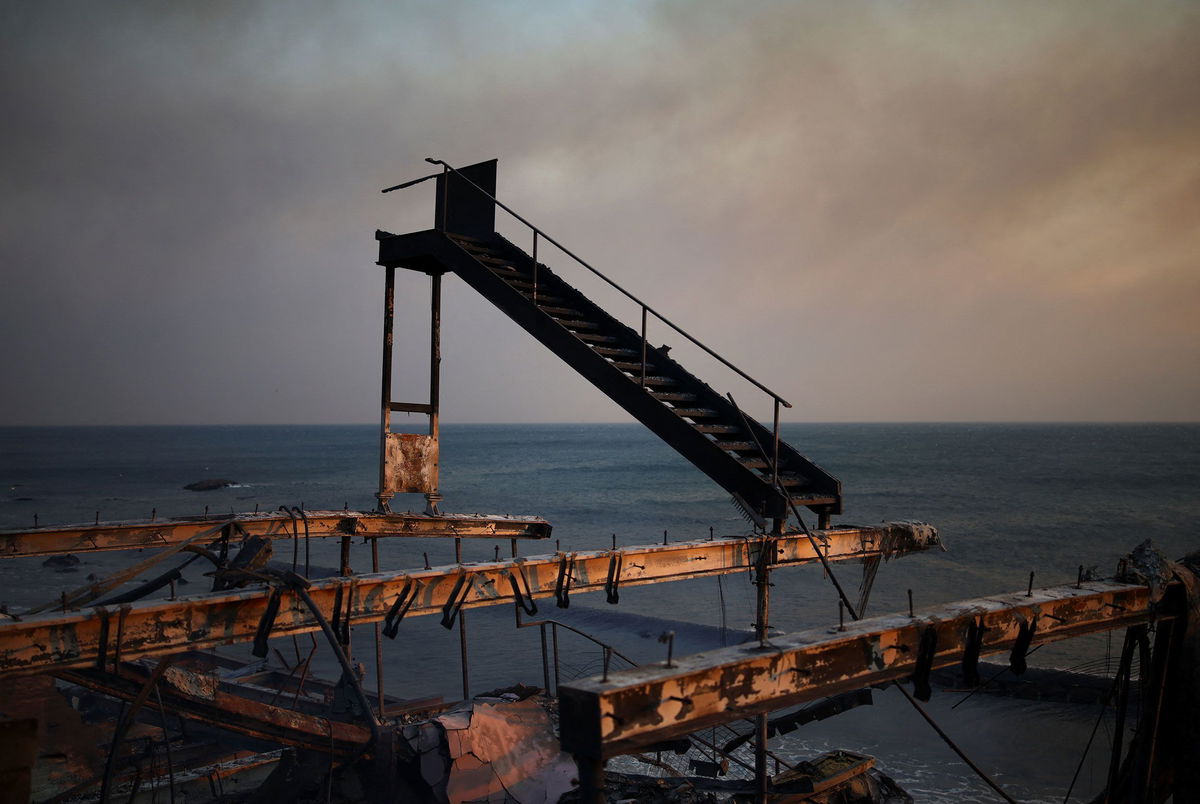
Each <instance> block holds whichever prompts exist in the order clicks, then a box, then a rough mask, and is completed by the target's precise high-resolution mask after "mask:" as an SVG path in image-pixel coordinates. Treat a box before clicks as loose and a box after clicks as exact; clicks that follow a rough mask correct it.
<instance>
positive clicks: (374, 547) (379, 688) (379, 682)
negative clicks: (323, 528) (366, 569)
mask: <svg viewBox="0 0 1200 804" xmlns="http://www.w3.org/2000/svg"><path fill="white" fill-rule="evenodd" d="M371 572H379V540H378V539H372V540H371ZM374 628H375V694H376V697H378V698H379V719H380V720H383V718H384V717H385V712H384V710H385V709H386V705H385V703H384V692H383V640H381V639H380V633H379V623H378V622H376V623H375V626H374Z"/></svg>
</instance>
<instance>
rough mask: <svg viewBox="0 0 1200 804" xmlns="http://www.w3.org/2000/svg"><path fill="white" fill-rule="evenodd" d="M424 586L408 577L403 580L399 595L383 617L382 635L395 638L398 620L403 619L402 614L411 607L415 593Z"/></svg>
mask: <svg viewBox="0 0 1200 804" xmlns="http://www.w3.org/2000/svg"><path fill="white" fill-rule="evenodd" d="M422 588H424V584H422V583H421V582H420V581H414V580H413V579H412V578H408V579H407V580H405V582H404V587H403V588H402V589H401V590H400V594H399V596H397V597H396V600H395V601H394V602H393V603H392V607H391V608H390V609H388V613H387V616H386V617H384V618H383V635H384V636H385V637H387V638H388V639H395V638H396V632H397V631H399V630H400V621H401V620H403V619H404V615H405V614H407V613H408V610H409V609H410V608H412V604H413V603H415V602H416V600H417V594H418V593H420V591H421V589H422Z"/></svg>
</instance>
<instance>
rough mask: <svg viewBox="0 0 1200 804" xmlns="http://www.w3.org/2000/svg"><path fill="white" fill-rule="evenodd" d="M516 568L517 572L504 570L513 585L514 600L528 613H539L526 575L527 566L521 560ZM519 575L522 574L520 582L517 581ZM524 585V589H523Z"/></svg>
mask: <svg viewBox="0 0 1200 804" xmlns="http://www.w3.org/2000/svg"><path fill="white" fill-rule="evenodd" d="M514 569H515V570H516V572H513V571H512V570H505V571H504V574H505V575H506V576H507V577H508V583H509V585H510V586H512V592H513V601H514V602H515V603H516V604H517V605H518V606H520V607H521V609H522V610H523V611H524V612H525V613H526V614H529V615H534V614H537V610H538V609H537V603H535V602H534V600H533V592H532V590H531V589H530V586H529V579H528V578H526V577H525V567H524V566H523V565H522V564H521V563H520V562H517V564H516V567H515V568H514ZM518 576H520V583H518V582H517V578H518ZM522 586H523V587H524V589H522Z"/></svg>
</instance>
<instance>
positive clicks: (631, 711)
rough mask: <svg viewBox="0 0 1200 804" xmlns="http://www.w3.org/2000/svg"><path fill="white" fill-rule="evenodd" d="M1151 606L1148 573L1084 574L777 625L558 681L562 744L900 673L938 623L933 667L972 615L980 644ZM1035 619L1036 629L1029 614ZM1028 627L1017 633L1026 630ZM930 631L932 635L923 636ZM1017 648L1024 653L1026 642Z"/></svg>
mask: <svg viewBox="0 0 1200 804" xmlns="http://www.w3.org/2000/svg"><path fill="white" fill-rule="evenodd" d="M1155 615H1156V612H1155V606H1154V604H1153V603H1152V600H1151V594H1150V590H1149V589H1148V588H1147V587H1146V586H1144V585H1133V584H1124V583H1113V582H1089V583H1083V584H1078V585H1077V584H1071V585H1068V586H1058V587H1051V588H1046V589H1032V590H1030V591H1029V592H1028V593H1026V592H1020V593H1016V594H1005V595H993V596H989V597H982V598H976V599H973V600H965V601H961V602H957V603H952V604H949V605H946V606H941V607H938V608H934V609H928V610H926V611H923V612H917V614H916V616H912V617H909V616H904V615H896V614H889V615H885V616H880V617H873V618H870V619H863V620H859V621H857V622H853V623H849V624H846V625H845V626H842V627H838V626H834V627H831V628H819V629H812V630H807V631H800V632H796V633H793V634H788V635H785V636H780V637H775V638H772V639H771V640H770V642H769V643H768V644H767V645H766V646H765V647H760V646H759V645H758V644H757V643H747V644H746V645H740V646H736V647H731V648H724V649H721V650H715V651H711V652H707V653H699V654H695V655H693V656H688V657H685V658H682V659H678V660H676V661H675V662H674V663H673V664H672V665H670V666H667V665H662V664H657V665H643V666H641V667H638V668H634V669H630V670H625V671H621V672H617V673H612V674H610V675H609V676H608V679H607V681H605V680H602V679H601V678H599V677H593V678H589V679H583V680H581V681H577V682H573V683H572V684H570V685H566V686H563V687H562V688H561V689H560V690H559V696H560V712H561V735H562V745H563V748H564V749H565V750H567V751H569V752H571V753H572V754H575V755H576V756H577V757H581V758H585V759H587V760H600V759H607V758H609V757H612V756H617V755H619V754H626V753H630V752H633V751H636V750H638V749H639V747H642V746H645V745H649V744H653V743H656V742H661V741H663V740H667V739H670V738H673V737H678V736H680V735H684V734H688V733H690V732H693V731H696V730H698V729H702V728H707V727H709V726H712V725H715V724H718V723H722V722H726V721H729V720H731V719H735V718H745V717H747V716H750V715H754V714H757V713H762V712H768V711H771V710H775V709H780V708H783V707H787V706H793V705H796V704H801V703H805V702H807V701H812V700H815V699H816V698H819V697H824V696H828V695H832V694H836V693H839V692H845V691H848V690H853V689H861V688H863V687H867V686H870V685H875V684H881V683H884V682H888V681H893V680H896V679H901V678H905V677H907V676H910V675H912V674H913V673H914V671H915V669H916V668H917V664H918V661H919V659H920V658H921V656H920V654H921V652H922V651H921V649H920V646H921V644H922V637H923V636H924V635H925V634H926V633H927V632H930V631H932V633H933V634H936V650H935V651H934V652H933V653H932V655H930V656H926V657H924V658H925V660H926V662H928V665H927V666H929V667H942V666H945V665H948V664H952V663H954V662H956V661H959V660H960V659H961V658H962V657H963V655H964V652H965V651H966V650H967V647H968V639H969V633H970V631H971V629H972V627H973V626H974V627H975V628H978V627H980V626H982V627H983V629H984V630H983V632H982V638H981V641H980V642H979V647H978V649H979V655H985V654H991V653H997V652H1001V651H1006V650H1011V649H1013V647H1014V645H1015V644H1016V643H1017V641H1018V639H1019V638H1022V637H1024V639H1025V641H1024V646H1025V648H1026V649H1027V648H1028V646H1029V645H1031V644H1039V643H1044V642H1054V641H1057V640H1061V639H1066V638H1068V637H1074V636H1080V635H1083V634H1088V633H1092V632H1096V631H1107V630H1112V629H1116V628H1121V627H1125V626H1128V625H1133V624H1135V623H1141V622H1146V621H1147V620H1149V619H1151V618H1153V617H1154V616H1155ZM1033 623H1036V626H1035V627H1033V628H1032V629H1031V627H1030V626H1031V624H1033ZM1023 630H1024V632H1025V633H1024V634H1022V631H1023ZM925 639H926V643H925V644H929V641H930V640H932V639H933V638H932V637H925ZM1022 658H1023V654H1022Z"/></svg>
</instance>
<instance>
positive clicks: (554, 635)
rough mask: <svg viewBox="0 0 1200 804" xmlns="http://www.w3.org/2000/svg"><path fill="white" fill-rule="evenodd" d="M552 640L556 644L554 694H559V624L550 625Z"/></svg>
mask: <svg viewBox="0 0 1200 804" xmlns="http://www.w3.org/2000/svg"><path fill="white" fill-rule="evenodd" d="M550 642H551V644H552V645H553V646H554V694H555V695H558V624H557V623H551V625H550Z"/></svg>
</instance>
